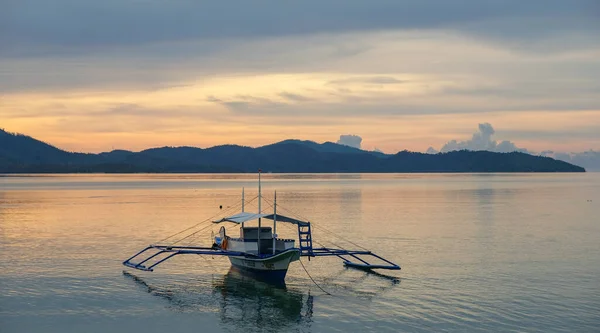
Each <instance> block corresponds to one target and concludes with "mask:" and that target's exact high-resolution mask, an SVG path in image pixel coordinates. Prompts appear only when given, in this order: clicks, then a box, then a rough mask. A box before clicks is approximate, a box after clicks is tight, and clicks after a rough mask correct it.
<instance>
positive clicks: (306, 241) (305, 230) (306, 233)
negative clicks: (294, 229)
mask: <svg viewBox="0 0 600 333" xmlns="http://www.w3.org/2000/svg"><path fill="white" fill-rule="evenodd" d="M298 239H299V240H300V255H302V256H311V257H314V254H313V247H312V233H311V230H310V222H306V224H300V223H298Z"/></svg>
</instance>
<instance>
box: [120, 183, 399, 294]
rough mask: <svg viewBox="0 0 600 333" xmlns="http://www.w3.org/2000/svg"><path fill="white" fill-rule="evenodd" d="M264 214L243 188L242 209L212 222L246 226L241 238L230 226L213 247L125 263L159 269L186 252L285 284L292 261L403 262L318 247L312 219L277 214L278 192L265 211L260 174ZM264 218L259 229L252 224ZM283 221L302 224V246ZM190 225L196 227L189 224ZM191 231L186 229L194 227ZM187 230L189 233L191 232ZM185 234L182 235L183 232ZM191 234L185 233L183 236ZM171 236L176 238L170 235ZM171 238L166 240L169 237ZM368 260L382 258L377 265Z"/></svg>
mask: <svg viewBox="0 0 600 333" xmlns="http://www.w3.org/2000/svg"><path fill="white" fill-rule="evenodd" d="M257 198H258V213H251V212H246V211H244V205H245V203H246V202H245V199H244V191H243V190H242V205H241V212H239V213H237V214H234V215H230V216H225V217H223V218H221V219H218V220H214V221H212V223H236V224H239V225H240V237H230V236H229V235H227V233H226V229H225V227H224V226H221V228H220V230H219V234H218V235H216V236H215V237H214V243H213V245H212V246H211V247H201V246H181V245H176V243H177V242H175V244H168V245H165V244H156V245H149V246H147V247H146V248H144V249H143V250H141V251H139V252H138V253H136V254H135V255H133V256H131V257H130V258H128V259H127V260H125V261H124V262H123V265H125V266H127V267H130V268H135V269H138V270H142V271H150V272H151V271H153V270H154V268H155V267H156V266H158V265H159V264H161V263H163V262H165V261H167V260H168V259H170V258H172V257H174V256H176V255H180V254H197V255H210V256H226V257H228V258H229V261H230V262H231V265H232V267H233V268H237V269H239V270H240V271H242V272H248V273H250V274H252V275H253V276H255V277H257V278H259V279H261V280H267V281H273V282H283V281H284V279H285V276H286V273H287V271H288V267H289V265H290V263H292V262H294V261H298V260H300V258H301V257H308V259H309V260H310V258H314V257H338V258H340V259H342V261H343V263H344V265H345V266H346V267H351V268H358V269H362V270H367V271H369V270H372V269H387V270H399V269H400V266H398V265H396V264H394V263H393V262H391V261H389V260H387V259H385V258H383V257H381V256H379V255H377V254H375V253H373V252H371V251H368V250H366V249H361V250H347V249H343V248H328V247H313V240H312V230H311V223H310V222H308V221H303V220H300V219H296V218H293V217H288V216H284V215H280V214H277V192H275V199H274V201H273V213H272V214H264V213H263V211H262V209H261V201H262V199H263V198H262V194H261V181H260V172H259V174H258V197H257ZM263 219H266V220H271V221H273V228H272V229H271V227H263V226H262V220H263ZM255 220H258V227H254V226H246V223H248V222H250V221H255ZM277 223H288V224H291V225H295V226H297V228H298V246H297V247H296V246H295V244H296V242H295V240H294V239H280V238H278V237H277V233H276V232H277ZM188 229H190V228H188ZM188 229H186V230H188ZM186 230H184V231H186ZM178 234H179V233H178ZM187 237H189V235H188V236H186V237H183V239H185V238H187ZM168 238H170V237H168ZM168 238H166V239H168ZM368 260H371V261H373V260H377V261H378V262H379V263H376V264H372V263H370V262H369V261H368Z"/></svg>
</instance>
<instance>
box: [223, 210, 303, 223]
mask: <svg viewBox="0 0 600 333" xmlns="http://www.w3.org/2000/svg"><path fill="white" fill-rule="evenodd" d="M259 218H265V219H267V220H276V221H277V222H287V223H291V224H296V225H299V226H306V225H308V224H309V223H308V222H305V221H301V220H297V219H295V218H292V217H288V216H284V215H279V214H277V215H275V214H257V213H249V212H241V213H237V214H235V215H232V216H228V217H224V218H222V219H220V220H217V221H213V222H214V223H221V222H233V223H238V224H239V223H244V222H248V221H252V220H258V219H259Z"/></svg>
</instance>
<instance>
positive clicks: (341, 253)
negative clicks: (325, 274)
mask: <svg viewBox="0 0 600 333" xmlns="http://www.w3.org/2000/svg"><path fill="white" fill-rule="evenodd" d="M301 256H303V257H326V256H336V257H338V258H340V259H342V260H343V261H344V265H345V266H347V267H352V268H358V269H364V270H371V269H390V270H400V266H398V265H396V264H394V263H393V262H391V261H389V260H387V259H385V258H383V257H381V256H378V255H376V254H375V253H373V252H371V251H360V250H344V249H332V248H326V247H321V248H314V249H312V253H308V252H302V253H301ZM359 256H362V258H361V257H359ZM347 257H351V258H354V259H356V260H358V261H360V262H361V263H357V262H353V261H351V258H350V259H348V258H347ZM366 257H375V258H376V259H379V260H380V261H382V262H384V263H385V264H383V265H378V264H370V263H369V262H368V261H366V260H365V259H366Z"/></svg>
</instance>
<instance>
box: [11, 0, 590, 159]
mask: <svg viewBox="0 0 600 333" xmlns="http://www.w3.org/2000/svg"><path fill="white" fill-rule="evenodd" d="M0 45H2V46H1V47H0V128H4V129H6V130H8V131H11V132H20V133H25V134H27V135H30V136H33V137H35V138H38V139H41V140H43V141H46V142H49V143H51V144H53V145H55V146H58V147H60V148H63V149H67V150H70V151H82V152H101V151H108V150H112V149H128V150H134V151H138V150H142V149H145V148H149V147H156V146H166V145H168V146H183V145H185V146H196V147H210V146H214V145H219V144H226V143H232V144H240V145H246V146H260V145H265V144H269V143H273V142H276V141H281V140H284V139H290V138H296V139H303V140H313V141H317V142H324V141H332V142H336V141H338V140H342V139H343V138H352V137H355V136H356V137H359V138H360V139H361V140H360V141H359V143H360V144H361V146H362V147H363V148H364V149H369V150H375V149H378V150H381V151H384V152H386V153H395V152H397V151H400V150H404V149H408V150H413V151H426V150H427V149H428V148H429V147H433V148H435V149H436V150H440V149H443V148H444V147H446V146H447V145H448V144H449V143H451V142H452V141H453V140H454V142H455V143H456V144H460V143H461V142H466V141H468V140H471V139H472V138H474V136H473V135H474V134H473V133H475V134H477V133H487V132H486V131H488V130H486V128H487V127H485V126H484V127H485V128H484V129H483V131H481V127H480V124H489V125H490V127H492V126H493V135H494V139H495V140H498V143H501V142H503V141H506V142H508V143H510V144H513V145H514V146H515V147H519V148H523V149H527V150H528V151H534V152H541V151H547V150H552V151H562V152H581V151H586V150H589V149H595V150H600V80H599V79H598V78H600V1H598V0H570V1H564V0H531V1H522V0H518V1H517V0H420V1H412V0H411V1H409V0H369V1H356V0H334V1H325V0H320V1H316V0H304V1H296V2H291V1H265V0H256V1H244V0H239V1H229V0H221V1H201V0H171V1H164V0H105V1H85V0H54V1H47V0H0ZM477 135H479V134H477ZM340 136H342V137H340Z"/></svg>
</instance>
